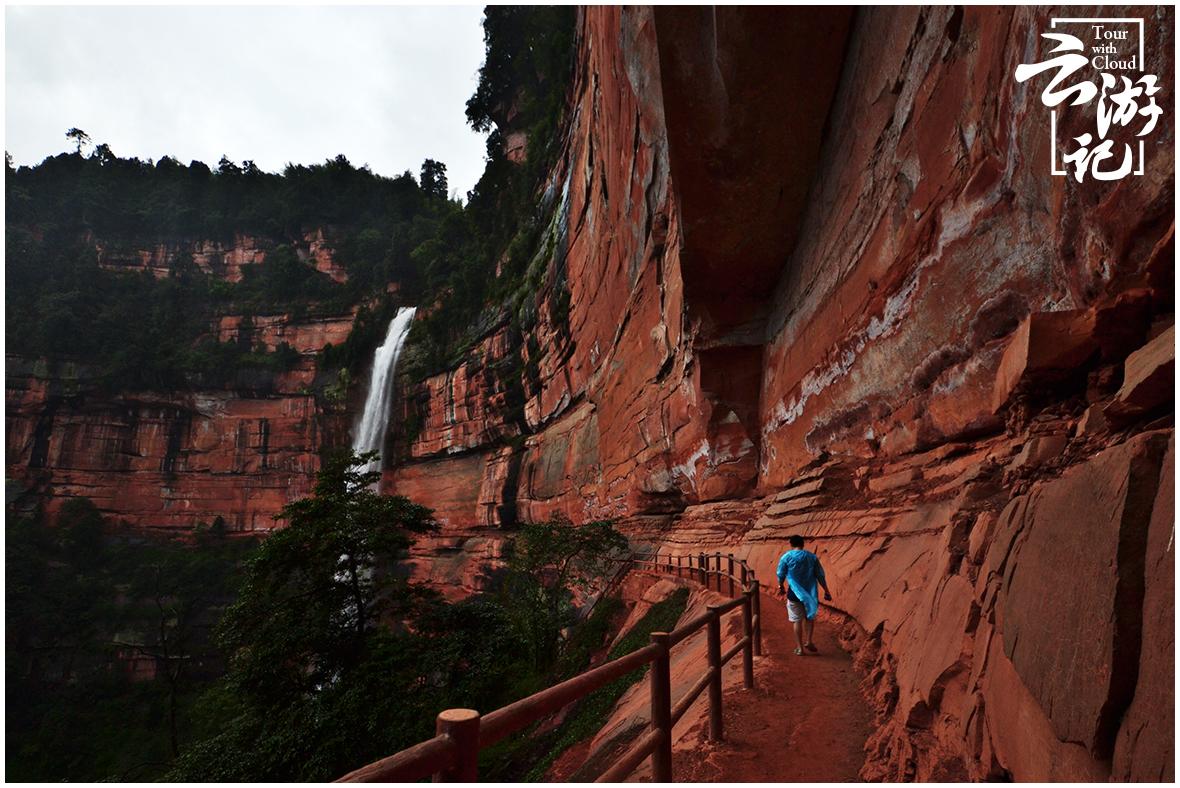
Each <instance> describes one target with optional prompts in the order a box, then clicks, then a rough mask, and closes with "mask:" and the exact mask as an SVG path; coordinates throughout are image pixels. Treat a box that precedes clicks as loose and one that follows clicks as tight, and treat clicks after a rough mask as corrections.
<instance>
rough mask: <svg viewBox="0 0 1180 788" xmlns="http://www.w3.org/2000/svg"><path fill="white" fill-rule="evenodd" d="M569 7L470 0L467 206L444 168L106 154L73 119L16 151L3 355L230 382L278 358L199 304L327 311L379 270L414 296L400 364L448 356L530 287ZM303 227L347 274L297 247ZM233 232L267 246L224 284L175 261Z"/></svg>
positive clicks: (355, 301) (368, 296)
mask: <svg viewBox="0 0 1180 788" xmlns="http://www.w3.org/2000/svg"><path fill="white" fill-rule="evenodd" d="M575 13H576V12H575V10H574V9H573V8H552V7H508V6H506V7H489V8H488V9H487V11H486V16H485V40H486V62H485V64H484V66H483V68H482V69H481V71H480V81H479V86H478V88H477V91H476V93H475V95H474V96H473V97H472V98H471V100H470V101H469V102H468V107H467V114H468V118H469V120H470V122H471V123H472V125H473V126H474V127H475V128H476V129H478V130H481V131H486V132H489V137H488V162H487V167H486V170H485V172H484V174H483V177H482V178H481V179H480V181H479V183H478V184H476V186H475V188H474V189H473V190H472V191H471V192H470V194H469V195H468V200H467V203H466V205H463V204H461V203H460V202H458V201H452V200H450V199H448V196H447V192H446V189H447V181H446V167H445V165H444V164H443V163H441V162H437V161H434V160H430V159H427V160H426V161H425V162H424V163H423V165H422V169H421V172H420V176H419V178H418V179H417V180H415V178H414V177H413V176H412V175H411V174H410V173H408V172H407V173H404V174H402V175H400V176H398V177H396V178H386V177H382V176H379V175H376V174H374V173H372V172H371V171H369V170H368V169H367V168H365V167H361V168H358V167H355V166H354V165H352V164H351V163H350V162H349V161H348V160H347V159H346V158H345V157H344V156H337V157H336V158H334V159H331V160H328V161H326V162H324V163H323V164H316V165H310V166H304V165H288V166H287V167H286V169H285V170H284V171H283V172H282V173H281V174H275V173H267V172H263V171H261V170H260V169H258V167H256V166H255V165H254V163H253V162H250V161H245V162H242V163H241V164H237V163H235V162H231V161H229V160H228V159H226V158H224V157H223V158H222V160H221V161H220V162H219V163H218V165H217V167H216V168H210V167H209V166H207V165H205V164H203V163H201V162H198V161H194V162H191V163H190V164H188V165H185V164H182V163H181V162H179V161H177V160H175V159H173V158H171V157H167V156H165V157H163V158H161V159H160V160H159V161H157V162H154V163H153V162H151V161H141V160H139V159H137V158H120V157H119V156H117V155H116V154H115V153H114V152H113V151H112V150H111V149H110V147H109V146H107V145H104V144H99V145H97V146H95V147H94V148H93V149H92V150H91V151H90V152H89V154H88V155H84V154H83V145H85V144H86V143H88V138H86V137H85V134H84V132H81V131H80V130H77V129H72V130H71V132H70V135H67V136H69V137H70V139H71V141H72V142H73V143H75V144H74V148H75V149H74V150H73V151H71V152H68V153H62V154H59V155H57V156H52V157H49V158H47V159H45V160H44V161H43V162H42V163H41V164H39V165H37V166H34V167H20V168H19V169H14V168H13V167H12V166H11V164H8V165H7V166H6V172H5V194H6V199H7V204H6V222H7V228H8V232H7V234H6V250H5V251H6V256H7V268H6V306H7V319H6V322H5V332H6V336H7V339H8V349H9V352H10V353H16V354H19V355H25V356H34V357H49V358H52V359H58V360H73V361H82V362H85V363H87V364H89V365H90V366H91V367H92V368H93V369H94V370H95V371H96V373H97V377H98V378H99V380H100V381H101V382H102V383H103V384H104V386H105V388H107V389H108V390H110V391H119V390H135V389H145V388H157V389H173V388H191V387H207V386H229V385H234V384H235V383H236V382H238V381H240V379H241V376H240V375H239V374H238V373H239V372H241V371H243V370H247V371H248V370H255V371H258V372H262V373H267V372H270V373H273V372H276V371H281V370H283V369H286V368H289V366H290V365H291V363H293V361H294V360H295V359H294V357H293V356H292V355H291V354H290V353H283V354H279V355H277V356H276V355H275V354H274V353H267V352H266V351H265V350H260V349H258V348H255V347H252V346H251V345H250V344H249V342H244V343H233V346H231V347H218V346H217V345H218V343H217V342H216V339H215V338H213V339H211V338H210V336H209V334H210V330H211V325H212V324H213V323H214V322H215V319H216V318H217V317H218V316H220V315H225V314H241V315H246V316H255V315H263V314H278V313H288V314H292V313H293V314H294V315H296V316H299V315H307V314H315V313H320V314H341V313H343V312H345V311H347V310H348V309H349V308H351V307H353V306H356V305H359V304H370V303H374V302H375V303H376V304H377V312H378V313H380V314H382V315H384V314H385V313H386V312H388V311H389V309H390V307H391V306H392V303H391V299H390V298H389V297H388V296H387V295H386V288H387V286H388V285H390V284H391V283H393V284H396V285H397V286H398V296H397V297H398V299H399V301H400V302H402V303H417V304H419V305H421V306H423V307H425V309H423V311H422V313H421V319H420V320H419V321H418V322H417V324H416V325H415V327H414V334H413V337H412V339H411V345H412V346H414V347H415V350H414V352H412V353H410V354H408V357H407V361H408V362H409V371H410V372H411V374H413V375H414V376H416V377H422V376H424V375H426V374H429V373H432V372H435V371H438V370H440V369H442V368H444V367H446V366H447V365H449V364H452V363H454V361H455V360H456V359H457V358H458V357H460V356H461V354H462V353H463V352H465V351H466V349H467V348H468V347H469V346H470V344H471V342H472V341H474V339H476V338H477V337H478V336H479V335H480V334H481V332H483V331H486V330H487V328H488V322H489V321H493V322H494V321H496V320H499V319H500V317H499V316H500V315H501V314H502V310H503V309H504V307H505V306H508V307H509V311H510V312H512V313H515V307H516V306H518V303H517V302H518V301H519V300H520V298H521V297H522V296H523V295H524V294H526V293H528V294H529V295H532V293H530V292H529V291H528V289H527V288H526V287H524V285H525V284H526V281H525V273H526V270H527V267H528V263H529V261H530V260H531V259H532V258H533V256H534V254H535V252H536V251H537V247H538V245H539V244H540V239H541V238H542V230H543V228H544V226H545V224H546V221H547V219H546V216H545V215H544V214H545V211H544V210H542V211H538V209H537V207H536V205H537V201H538V190H539V188H540V186H541V185H542V181H543V179H544V177H545V175H546V174H547V173H548V171H549V169H550V167H551V165H552V163H553V160H554V157H555V155H556V151H557V134H556V132H557V128H558V122H559V119H560V115H561V110H562V107H563V106H564V103H563V100H564V95H565V89H566V87H567V83H568V75H569V72H570V66H571V55H572V41H573V21H574V16H575ZM511 133H521V134H523V135H524V136H525V137H526V138H527V141H528V142H527V148H528V156H527V158H526V159H525V160H524V162H523V163H514V162H512V161H510V160H509V158H508V155H507V154H506V152H505V150H504V145H503V143H504V140H505V138H506V136H507V135H508V134H511ZM548 210H550V211H551V210H552V206H551V205H550V206H549V208H548ZM319 231H324V232H325V234H326V236H327V240H328V244H329V246H330V247H331V248H332V250H333V253H334V258H335V259H336V261H337V262H338V263H339V264H340V265H341V266H342V267H343V269H344V270H345V271H346V272H347V274H348V281H347V282H346V283H338V282H335V281H333V280H332V279H331V278H330V277H329V276H327V275H326V274H324V273H321V272H319V271H316V270H315V268H314V267H313V266H312V264H311V263H310V262H308V261H304V260H300V259H299V257H298V256H297V255H296V251H295V247H296V246H297V245H299V244H305V243H306V242H305V239H306V238H307V237H308V235H309V234H311V233H316V232H319ZM243 236H249V237H251V238H255V239H257V240H258V243H259V244H260V248H265V249H267V254H266V260H265V262H263V263H262V264H260V265H254V264H249V265H245V266H243V269H242V270H243V278H242V280H241V281H240V282H236V283H230V282H228V281H226V280H225V279H224V277H222V276H220V275H218V273H217V272H215V271H203V270H201V269H200V268H198V267H197V265H195V264H194V263H193V261H192V257H191V252H192V250H193V248H194V245H195V244H198V243H212V244H216V245H219V246H220V247H221V248H222V249H225V248H228V247H229V246H231V245H232V244H233V243H234V242H235V239H240V238H242V237H243ZM100 250H101V254H102V255H103V256H104V257H106V258H107V259H113V260H125V261H130V262H132V263H133V264H134V263H135V262H136V260H137V257H138V255H139V253H140V252H155V251H157V250H165V251H167V253H168V255H169V256H170V257H171V258H172V259H173V263H172V264H171V267H170V270H169V271H168V272H167V274H166V275H165V276H163V277H162V278H157V277H156V276H155V275H153V274H151V273H149V272H139V273H127V272H120V271H118V270H111V266H108V267H107V268H102V267H100V266H99V258H100ZM497 271H498V272H499V273H497ZM514 299H515V301H514ZM370 322H372V321H370ZM386 322H387V321H386ZM383 329H384V327H383V326H382V327H381V328H380V329H377V328H375V327H374V326H372V325H368V324H364V323H360V324H358V332H359V333H358V335H357V337H356V338H355V339H352V338H350V342H349V347H348V348H347V349H344V350H336V351H333V352H330V353H329V354H328V355H327V356H326V357H325V359H324V361H325V363H326V365H327V366H333V365H344V366H347V367H349V368H350V370H351V371H352V372H353V373H356V372H357V371H359V368H360V367H361V366H362V365H363V364H364V363H365V362H366V361H367V360H368V358H367V357H368V355H369V353H371V351H372V348H373V346H374V345H375V344H376V341H377V340H378V339H379V337H380V336H381V335H383V333H384V331H383Z"/></svg>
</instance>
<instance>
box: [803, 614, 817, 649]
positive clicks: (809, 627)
mask: <svg viewBox="0 0 1180 788" xmlns="http://www.w3.org/2000/svg"><path fill="white" fill-rule="evenodd" d="M803 629H804V630H805V634H806V636H807V640H805V641H804V642H803V644H804V645H807V646H814V645H815V639H814V635H815V619H814V618H809V619H807V623H806V624H804V625H803Z"/></svg>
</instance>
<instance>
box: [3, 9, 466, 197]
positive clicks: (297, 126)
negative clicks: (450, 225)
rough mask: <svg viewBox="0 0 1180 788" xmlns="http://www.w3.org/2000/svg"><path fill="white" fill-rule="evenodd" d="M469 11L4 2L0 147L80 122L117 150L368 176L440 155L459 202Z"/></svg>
mask: <svg viewBox="0 0 1180 788" xmlns="http://www.w3.org/2000/svg"><path fill="white" fill-rule="evenodd" d="M482 14H483V12H482V7H481V6H471V7H440V6H435V7H431V8H416V7H405V6H402V7H379V6H362V7H343V6H335V7H314V6H298V7H276V6H269V7H232V6H205V7H180V6H172V7H148V6H138V7H134V6H132V7H127V6H124V7H101V6H85V7H48V6H42V7H11V6H10V7H8V8H7V9H6V11H5V36H4V37H5V89H6V95H5V150H6V151H7V152H8V153H9V154H11V155H12V157H13V160H14V162H15V163H16V164H17V165H22V164H35V163H37V162H40V161H41V160H42V159H44V158H45V157H46V156H49V155H53V154H57V153H60V152H62V151H64V150H68V149H71V148H72V145H71V144H69V143H68V141H67V140H66V138H65V132H66V130H67V129H69V128H72V127H77V128H80V129H82V130H83V131H85V132H86V133H87V134H89V135H90V137H91V138H92V139H93V141H94V142H95V143H104V142H105V143H106V144H108V145H110V147H111V150H113V151H114V152H115V153H116V154H117V155H119V156H123V157H130V156H138V157H139V158H141V159H149V158H150V159H153V160H158V159H159V158H161V157H162V156H165V155H168V156H172V157H174V158H176V159H178V160H180V161H182V162H184V163H186V164H187V163H188V162H189V161H191V160H193V159H198V160H201V161H204V162H205V163H206V164H209V165H210V166H212V167H216V164H217V161H218V160H219V159H220V158H221V157H222V155H226V156H229V158H230V159H232V160H233V161H235V162H239V163H240V162H242V161H244V160H246V159H250V160H252V161H254V163H255V164H257V165H258V166H259V167H260V168H262V169H264V170H267V171H270V172H278V171H281V170H282V168H283V167H284V166H285V165H286V164H287V163H288V162H292V163H296V164H312V163H316V162H322V161H324V160H325V159H328V158H333V157H335V156H336V155H337V154H341V153H343V154H344V155H345V156H347V157H348V159H349V161H351V162H352V163H353V164H355V165H357V166H360V165H363V164H368V165H369V167H370V169H372V170H373V171H374V172H376V173H379V174H382V175H390V176H393V175H400V174H401V173H402V172H404V171H405V170H410V171H411V172H412V173H414V176H415V177H417V175H418V170H419V168H420V167H421V165H422V161H423V159H426V158H432V159H435V160H438V161H442V162H443V163H445V164H446V165H447V176H448V182H449V186H450V189H451V191H452V192H457V194H458V196H459V197H464V196H465V195H466V193H467V191H468V190H469V189H471V188H472V187H473V186H474V185H475V182H476V181H477V180H478V179H479V176H480V174H482V172H483V166H484V150H485V148H484V139H483V136H482V135H480V134H477V133H475V132H474V131H472V130H471V128H470V127H469V126H468V125H467V122H466V118H465V116H464V109H465V106H466V102H467V99H468V97H470V95H471V94H472V92H474V90H475V85H476V80H477V72H478V70H479V66H480V64H481V63H482V61H483V30H482V27H481V25H480V22H481V19H482Z"/></svg>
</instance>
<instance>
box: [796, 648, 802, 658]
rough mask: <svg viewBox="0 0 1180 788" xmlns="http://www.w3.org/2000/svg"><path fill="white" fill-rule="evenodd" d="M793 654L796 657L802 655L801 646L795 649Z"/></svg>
mask: <svg viewBox="0 0 1180 788" xmlns="http://www.w3.org/2000/svg"><path fill="white" fill-rule="evenodd" d="M795 656H797V657H801V656H803V649H801V648H797V649H795Z"/></svg>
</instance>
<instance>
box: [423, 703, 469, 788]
mask: <svg viewBox="0 0 1180 788" xmlns="http://www.w3.org/2000/svg"><path fill="white" fill-rule="evenodd" d="M435 733H436V734H437V735H439V736H441V735H443V734H445V735H447V736H449V737H450V738H451V741H453V742H455V764H454V766H452V767H451V768H450V769H448V770H447V771H445V772H440V773H438V774H436V775H434V781H435V782H436V783H437V782H446V783H455V782H458V783H473V782H475V781H476V780H478V779H479V712H478V711H475V710H474V709H447V710H446V711H442V712H439V715H438V719H437V720H436V721H435Z"/></svg>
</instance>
